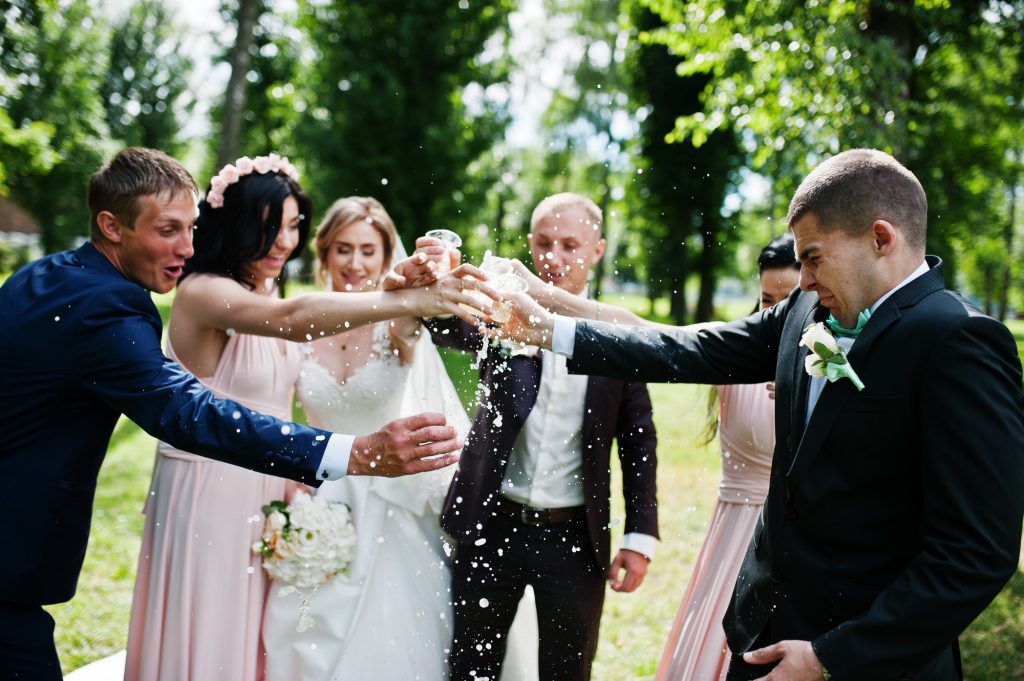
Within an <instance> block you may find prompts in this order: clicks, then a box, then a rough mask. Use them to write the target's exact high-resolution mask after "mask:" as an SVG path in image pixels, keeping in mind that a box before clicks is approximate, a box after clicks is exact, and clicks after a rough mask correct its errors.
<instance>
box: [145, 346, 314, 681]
mask: <svg viewBox="0 0 1024 681" xmlns="http://www.w3.org/2000/svg"><path fill="white" fill-rule="evenodd" d="M167 352H168V356H170V357H172V358H174V352H173V350H172V349H171V347H170V343H168V349H167ZM301 365H302V355H301V353H300V351H299V348H298V345H296V344H294V343H291V342H288V341H283V340H280V339H276V338H267V337H261V336H250V335H244V334H237V335H232V336H230V337H229V339H228V342H227V345H226V346H225V347H224V352H223V354H222V355H221V358H220V362H219V363H218V365H217V368H216V370H215V371H214V374H213V375H212V376H210V377H209V378H201V379H200V380H201V381H202V382H203V383H204V384H205V385H206V386H207V387H209V388H210V389H211V390H212V391H213V392H214V393H215V394H217V395H218V396H219V397H227V398H231V399H234V400H236V401H238V402H240V403H241V404H243V405H245V406H246V407H249V408H250V409H253V410H255V411H259V412H262V413H264V414H270V415H272V416H276V417H278V418H282V419H286V420H291V398H292V390H293V387H294V385H295V382H296V381H297V380H298V376H299V371H300V368H301ZM288 484H289V483H288V482H287V481H286V480H284V479H283V478H277V477H273V476H269V475H263V474H260V473H254V472H252V471H249V470H246V469H243V468H239V467H237V466H232V465H229V464H226V463H221V462H218V461H212V460H210V459H206V458H203V457H200V456H196V455H194V454H189V453H187V452H183V451H181V450H178V449H175V448H173V447H171V446H170V445H167V444H166V443H163V442H160V443H158V444H157V455H156V465H155V467H154V469H153V481H152V485H151V487H150V493H149V497H148V499H147V502H146V507H145V509H144V512H145V514H146V523H145V529H144V531H143V537H142V549H141V551H140V554H139V566H138V574H137V577H136V581H135V597H134V600H133V602H132V614H131V624H130V626H129V632H128V654H127V661H126V665H125V680H126V681H167V680H168V679H174V680H175V681H257V680H261V679H263V666H264V661H263V657H264V656H263V650H262V644H261V642H260V623H261V621H262V618H263V607H264V602H265V600H266V597H267V591H268V586H269V581H268V579H267V576H266V573H265V572H264V571H263V569H262V567H261V565H260V559H259V557H258V556H256V555H254V554H253V553H252V551H251V550H250V547H251V546H252V544H253V542H255V541H257V539H258V538H259V536H260V534H261V533H262V529H263V516H262V514H261V512H260V507H261V506H263V505H264V504H266V503H268V502H270V501H272V500H274V499H283V498H284V497H285V493H286V486H287V485H288Z"/></svg>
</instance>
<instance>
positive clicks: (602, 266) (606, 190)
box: [590, 134, 615, 300]
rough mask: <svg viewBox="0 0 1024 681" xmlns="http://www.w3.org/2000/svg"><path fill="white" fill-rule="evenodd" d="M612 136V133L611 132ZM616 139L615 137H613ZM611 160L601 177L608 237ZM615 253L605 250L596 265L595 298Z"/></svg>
mask: <svg viewBox="0 0 1024 681" xmlns="http://www.w3.org/2000/svg"><path fill="white" fill-rule="evenodd" d="M609 136H610V134H609ZM612 139H614V138H612ZM608 166H609V162H607V161H606V162H605V164H604V174H603V175H602V177H601V205H600V206H598V208H600V209H601V235H602V236H603V237H604V238H605V239H607V238H608V234H609V226H608V204H609V203H610V202H611V193H612V192H611V187H609V186H608V176H609V175H611V169H610V168H609V167H608ZM614 256H615V254H614V253H609V252H607V250H606V251H605V255H604V256H603V257H602V258H601V259H600V260H598V261H597V265H595V266H594V278H593V280H592V283H593V285H592V286H591V289H592V290H591V292H590V295H591V296H592V297H593V299H594V300H597V297H598V296H599V295H601V287H602V286H603V285H604V273H605V270H606V268H607V265H606V263H607V261H608V258H613V257H614Z"/></svg>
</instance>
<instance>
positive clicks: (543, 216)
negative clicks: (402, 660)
mask: <svg viewBox="0 0 1024 681" xmlns="http://www.w3.org/2000/svg"><path fill="white" fill-rule="evenodd" d="M530 231H531V234H530V250H531V254H532V256H533V263H534V268H535V270H536V272H537V274H538V275H539V276H540V277H541V278H542V279H543V280H545V281H546V282H548V284H550V285H552V286H557V287H559V288H561V289H563V290H565V291H568V292H570V293H572V294H574V295H576V296H583V295H584V294H585V292H586V287H587V276H588V274H589V272H590V269H591V267H592V266H593V265H594V264H595V263H596V262H597V260H598V259H599V258H600V257H601V254H602V252H603V250H604V240H603V239H602V238H601V212H600V210H599V209H598V207H597V206H596V205H595V204H594V203H593V201H590V200H589V199H586V198H585V197H582V196H580V195H578V194H571V193H565V194H556V195H554V196H551V197H548V198H547V199H545V200H544V201H542V202H541V203H540V204H539V205H538V206H537V208H536V209H535V210H534V213H533V217H532V220H531V227H530ZM428 328H429V329H430V332H431V336H432V337H433V339H434V342H435V343H437V344H438V345H442V346H446V347H451V348H456V349H459V350H463V351H469V352H476V351H478V350H479V349H480V348H481V345H482V344H484V343H485V342H486V340H485V339H484V338H483V337H482V336H481V335H480V334H479V333H478V331H477V329H475V328H474V327H472V326H469V325H467V324H466V323H464V322H461V321H459V320H448V321H438V320H432V321H430V322H428ZM509 355H511V356H509ZM480 386H481V387H480V390H481V401H480V409H479V411H478V412H477V414H476V418H475V420H474V422H473V427H472V429H471V431H470V434H469V436H468V437H467V438H466V446H465V448H464V450H463V452H462V458H461V460H460V464H459V472H458V473H457V474H456V476H455V479H454V481H453V482H452V486H451V488H450V490H449V492H448V499H447V502H446V504H445V508H444V511H443V514H442V516H441V525H442V527H443V528H444V529H445V530H446V531H447V532H448V533H449V534H450V535H451V536H452V537H453V538H454V539H455V541H456V542H457V548H456V554H455V564H454V566H453V568H452V599H453V601H454V605H455V622H454V629H455V631H454V640H453V642H452V651H451V654H450V656H449V665H450V675H449V678H450V679H451V681H474V679H485V678H489V679H491V680H492V681H496V680H497V679H498V678H499V676H500V673H501V664H502V660H503V658H504V655H505V643H506V641H507V638H508V632H509V627H510V625H511V623H512V619H513V617H514V616H515V614H516V608H517V606H518V603H519V600H520V598H521V597H522V595H523V591H524V589H525V588H526V585H528V584H529V585H531V586H532V587H533V590H534V594H535V595H536V602H537V618H538V624H539V634H540V657H539V662H540V670H541V678H542V679H559V681H583V680H585V679H589V678H590V668H591V663H592V662H593V659H594V653H595V652H596V650H597V638H598V627H599V625H600V619H601V609H602V606H603V604H604V593H605V580H606V579H608V580H609V581H610V582H611V586H612V589H614V590H616V591H620V592H630V591H633V590H635V589H636V588H637V587H639V586H640V583H641V582H642V581H643V579H644V576H645V574H646V572H647V564H648V562H649V561H650V559H651V557H652V556H653V555H654V547H655V543H656V538H657V536H658V520H657V501H656V499H655V491H656V490H655V472H656V467H657V459H656V455H655V447H656V438H655V432H654V424H653V423H652V420H651V418H652V414H651V401H650V397H649V396H648V394H647V387H646V386H645V385H644V384H643V383H639V382H635V381H620V380H615V379H609V378H603V377H596V376H592V377H589V378H588V377H583V376H570V375H568V372H567V371H566V367H565V359H564V358H563V357H560V356H558V355H555V354H554V353H547V352H545V353H538V352H537V351H536V349H535V348H534V349H533V351H532V352H526V353H519V352H517V351H516V350H513V351H512V352H511V353H510V351H509V348H507V347H505V348H502V347H491V348H490V349H489V350H488V354H487V357H486V358H485V359H483V360H482V361H481V363H480ZM613 439H617V440H618V451H619V460H620V462H621V465H622V478H623V494H624V496H625V502H626V503H625V506H626V518H625V536H624V537H623V543H622V548H621V549H620V550H619V551H618V553H617V554H616V556H615V558H614V560H611V563H610V564H609V561H610V559H611V555H610V554H611V537H610V532H609V527H610V526H611V525H612V524H613V521H611V517H610V516H611V508H610V498H611V480H610V478H611V469H610V465H611V464H610V455H611V446H612V440H613Z"/></svg>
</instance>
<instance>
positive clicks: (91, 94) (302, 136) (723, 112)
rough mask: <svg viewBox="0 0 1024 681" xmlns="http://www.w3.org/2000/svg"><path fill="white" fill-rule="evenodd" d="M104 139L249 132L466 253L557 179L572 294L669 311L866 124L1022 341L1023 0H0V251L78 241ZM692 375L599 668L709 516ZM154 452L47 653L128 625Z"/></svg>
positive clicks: (971, 282) (499, 248) (748, 259)
mask: <svg viewBox="0 0 1024 681" xmlns="http://www.w3.org/2000/svg"><path fill="white" fill-rule="evenodd" d="M126 145H144V146H149V147H156V148H160V149H164V150H165V151H167V152H168V153H170V154H171V155H173V156H175V157H177V158H179V159H181V160H182V161H183V162H184V163H185V164H186V166H187V167H188V168H189V169H190V170H191V171H192V172H193V174H194V175H195V176H196V177H197V179H198V180H199V184H200V186H201V188H202V189H203V190H205V189H206V186H207V184H208V181H209V178H210V176H211V175H212V174H213V173H214V172H215V171H216V170H217V169H218V168H219V167H220V166H221V165H223V164H224V163H226V162H231V161H233V160H234V159H235V158H236V157H238V156H242V155H248V156H256V155H260V154H265V153H267V152H270V151H274V152H277V153H280V154H283V155H286V156H288V157H290V158H291V160H292V161H293V162H294V163H295V164H296V165H297V166H298V168H299V169H300V172H301V173H302V177H303V185H304V187H305V188H306V190H307V191H308V192H309V193H310V195H311V196H312V197H313V200H314V205H315V206H316V207H317V209H318V214H317V215H315V216H314V219H317V218H318V217H319V214H321V213H322V211H323V209H324V208H326V206H328V205H329V204H330V203H331V202H332V201H333V200H334V199H335V198H337V197H340V196H346V195H351V194H363V195H372V196H376V197H377V198H379V199H380V200H381V201H382V202H383V203H384V205H385V206H386V207H387V208H388V210H389V212H390V213H391V214H392V216H393V217H394V218H395V221H396V223H397V225H398V227H399V230H400V231H401V232H402V234H403V236H404V238H405V239H406V242H407V243H410V242H411V241H412V239H413V238H414V237H415V236H417V235H419V234H422V233H423V232H425V231H426V230H428V229H432V228H436V227H445V228H449V229H453V230H455V231H457V232H458V233H460V234H461V235H462V236H463V239H464V240H465V242H466V247H465V249H464V250H465V251H467V254H468V257H469V259H470V260H474V261H475V260H476V259H478V258H479V257H480V255H481V254H482V253H483V252H484V250H486V249H490V250H492V251H495V252H497V253H499V254H500V255H505V256H524V255H525V254H526V252H527V247H526V240H525V237H526V233H527V226H528V222H529V216H530V211H531V210H532V208H533V206H534V205H536V203H537V202H538V201H539V200H540V199H541V198H542V197H544V196H545V195H548V194H551V193H554V192H558V191H566V190H572V191H577V192H581V193H583V194H586V195H588V196H590V197H592V198H593V199H594V200H595V201H596V202H597V203H598V204H599V205H600V206H601V208H602V209H603V210H604V214H605V223H606V235H607V237H608V239H609V242H610V243H609V245H610V248H609V251H608V254H607V255H606V257H605V259H604V261H603V263H602V266H601V268H600V270H599V272H598V276H597V278H596V281H595V283H594V289H595V291H596V292H598V293H600V294H601V295H603V297H604V298H605V299H607V300H611V301H618V302H622V303H624V304H629V305H630V306H631V307H633V308H634V309H635V310H637V311H638V312H641V313H643V314H647V315H651V316H655V317H658V318H660V319H663V320H672V321H675V322H677V323H685V322H691V321H703V320H708V319H722V318H729V317H733V316H736V315H738V314H741V313H743V312H745V311H746V310H748V309H749V308H750V307H751V306H752V305H753V302H754V289H755V285H756V279H755V276H754V274H755V269H756V268H755V260H756V253H757V251H758V249H759V248H760V247H761V245H763V244H764V243H765V242H766V241H767V240H768V239H769V238H770V237H771V236H774V235H777V234H779V233H781V232H782V231H783V230H784V229H785V220H784V218H785V212H786V208H787V205H788V201H789V197H790V195H791V194H792V191H793V190H794V188H795V187H796V185H797V183H798V182H799V180H800V178H801V177H802V176H803V175H804V174H805V173H806V172H807V170H809V169H810V168H811V167H813V166H814V165H815V164H816V163H817V162H818V161H820V160H821V159H823V158H825V157H827V156H828V155H830V154H833V153H835V152H837V151H840V150H842V149H846V148H851V147H859V146H867V147H876V148H880V149H884V150H886V151H889V152H891V153H892V154H894V155H895V156H896V157H897V158H899V159H900V160H901V161H902V162H903V163H904V164H906V165H907V166H908V167H909V168H910V169H911V170H913V171H914V173H915V174H916V175H917V176H918V177H919V178H920V179H921V181H922V183H923V184H924V187H925V190H926V192H927V193H928V197H929V211H930V231H929V248H928V251H929V252H930V253H935V254H938V255H940V256H942V257H943V258H944V260H945V262H946V270H945V271H946V274H947V277H948V281H947V285H949V286H950V287H955V288H958V289H960V290H961V291H963V292H964V293H966V294H967V295H969V296H970V297H971V298H972V299H973V300H975V301H976V302H977V304H978V305H979V306H980V307H981V308H982V309H984V310H985V311H986V312H988V313H989V314H992V315H993V316H996V317H998V318H1000V319H1003V320H1007V321H1008V324H1009V325H1010V327H1011V329H1013V330H1014V332H1015V334H1016V335H1017V338H1018V342H1019V343H1020V342H1021V341H1022V339H1024V322H1020V321H1013V320H1014V318H1015V317H1017V316H1018V311H1019V310H1024V259H1022V258H1021V254H1022V252H1024V238H1022V237H1024V234H1022V231H1024V224H1022V223H1024V220H1022V217H1024V3H1022V2H1020V0H1014V1H1012V2H1003V1H993V0H831V1H825V0H802V1H797V0H746V1H741V0H694V1H692V2H684V1H682V0H547V1H542V0H188V1H184V2H182V1H173V0H140V1H139V2H129V1H127V0H104V1H101V0H0V276H2V273H3V272H9V271H11V270H12V269H14V268H16V267H17V266H19V265H20V264H23V263H24V262H27V261H28V260H29V259H32V258H34V257H37V256H38V255H41V254H42V253H44V252H53V251H56V250H60V249H63V248H66V247H70V246H73V245H76V244H77V243H79V242H80V241H81V240H83V239H84V238H85V237H86V235H87V234H88V211H87V207H86V192H85V188H86V185H87V182H88V178H89V176H90V175H91V174H92V173H93V172H94V171H95V170H96V168H97V167H98V166H99V165H100V164H101V163H102V162H103V161H104V160H105V159H106V158H109V157H110V156H111V155H112V154H113V153H114V152H115V151H116V150H117V149H119V148H121V147H123V146H126ZM310 260H311V257H310V256H307V258H306V262H305V267H304V268H303V269H298V270H297V271H295V272H293V273H292V276H293V280H297V281H296V283H297V284H298V286H300V287H301V286H302V283H301V281H302V280H303V279H304V278H305V277H306V276H308V273H309V271H310V268H309V262H310ZM162 304H163V305H165V304H166V301H164V303H162ZM452 366H453V367H454V366H455V365H452ZM460 366H461V365H460ZM463 368H464V367H463ZM459 371H462V368H460V369H459ZM463 375H464V376H466V377H465V378H464V381H465V382H466V384H467V385H470V386H471V384H472V382H473V381H472V378H471V375H469V374H463ZM688 390H690V389H686V388H680V387H666V388H658V389H657V390H656V392H655V401H656V413H657V414H660V417H659V421H658V423H659V426H660V427H662V429H663V431H664V432H665V433H666V436H665V437H664V438H663V440H662V447H661V450H662V454H661V457H662V461H663V466H662V468H661V470H662V471H663V472H662V474H661V476H660V477H661V494H660V497H661V499H662V503H663V506H664V510H663V516H662V517H663V523H665V531H664V536H665V541H664V542H663V544H664V547H663V549H662V553H661V554H660V556H659V558H658V560H657V561H656V563H655V568H652V574H651V578H650V583H649V584H648V585H645V590H642V591H641V593H640V594H637V595H636V596H635V597H633V598H628V597H615V598H612V597H610V600H609V604H608V607H607V608H606V610H607V612H606V617H605V622H606V624H605V625H604V627H603V629H602V631H603V638H602V644H601V645H602V648H601V652H600V653H599V657H598V665H597V667H596V670H595V674H596V678H600V679H626V678H649V677H650V675H651V674H652V673H653V669H654V665H655V664H656V661H657V656H658V655H659V654H660V644H661V642H662V640H663V638H664V635H665V632H667V630H668V626H669V624H670V621H671V617H672V616H673V615H674V612H675V607H676V605H677V602H678V598H679V597H680V596H681V594H682V590H683V588H684V586H685V580H686V578H687V576H688V574H689V565H690V562H692V559H693V557H694V556H695V552H696V548H697V547H698V546H699V542H700V539H701V538H702V535H703V531H704V527H705V524H706V522H707V519H708V517H709V516H708V514H709V512H710V504H711V502H712V500H713V498H714V489H715V484H716V482H717V475H718V473H717V470H718V462H717V458H716V455H715V449H714V447H713V446H712V447H711V448H710V449H705V448H703V447H698V446H697V445H696V440H697V432H698V431H699V427H700V423H699V421H700V418H699V417H698V416H695V417H694V419H695V422H694V423H689V422H688V421H686V420H685V419H684V420H683V421H680V420H679V419H677V418H674V415H677V414H679V413H685V414H690V413H691V412H692V413H698V414H699V413H703V411H702V410H703V407H702V406H701V405H702V397H700V396H699V395H694V394H691V392H687V391H688ZM694 390H696V389H694ZM151 464H152V442H151V441H149V440H147V439H146V436H144V435H143V434H141V433H139V432H138V431H137V429H134V426H132V425H131V424H127V423H125V424H124V425H123V427H122V428H119V430H118V432H117V433H116V434H115V439H114V443H113V447H112V450H111V455H110V458H109V460H108V464H107V466H106V467H105V469H104V473H103V475H104V480H102V481H101V485H100V496H99V497H98V498H97V506H96V517H95V523H94V527H95V528H96V531H95V532H94V536H93V542H92V544H91V548H90V557H89V562H88V563H87V567H86V574H85V575H84V576H83V585H82V588H81V589H80V594H79V596H78V598H76V601H74V602H72V604H69V605H67V606H60V607H59V608H55V613H56V614H57V616H58V628H59V629H60V630H61V631H62V634H61V635H62V636H63V639H61V640H60V646H61V653H62V656H63V657H64V660H65V664H66V665H70V666H69V668H73V667H75V666H79V665H80V664H83V663H84V662H87V661H89V660H91V659H95V658H96V657H101V656H103V655H105V654H109V653H111V652H114V651H116V650H117V649H119V647H123V645H124V640H123V639H124V633H125V625H126V621H127V608H128V601H129V600H130V596H131V592H130V590H131V583H132V580H133V578H134V569H135V564H134V561H135V558H136V555H135V552H136V551H137V547H138V534H139V529H140V528H141V515H140V514H139V513H138V510H139V508H140V507H141V503H142V499H143V497H144V494H145V489H146V484H147V482H148V475H149V468H150V466H151ZM979 493H983V491H981V490H980V491H979ZM1022 583H1024V575H1022V574H1020V573H1018V575H1017V577H1016V578H1015V580H1014V581H1013V582H1011V585H1010V586H1009V587H1008V588H1007V590H1006V591H1004V593H1003V594H1002V595H1001V596H1000V600H998V601H997V602H996V604H995V605H994V606H993V607H992V608H990V609H989V611H988V612H987V613H986V615H985V616H984V618H987V619H984V618H983V619H982V620H979V623H977V624H976V625H975V626H974V627H972V629H971V630H970V632H969V635H968V637H967V638H966V640H965V650H966V653H967V655H968V664H969V665H974V666H973V667H970V671H971V672H972V673H970V674H968V678H972V679H975V678H977V679H989V678H990V679H1007V678H1022V677H1024V633H1022V629H1024V615H1022V614H1021V613H1022V612H1024V608H1022V607H1021V605H1022V599H1024V586H1022ZM645 594H646V595H645ZM979 665H980V666H979ZM985 665H989V667H986V666H985ZM985 670H987V671H985Z"/></svg>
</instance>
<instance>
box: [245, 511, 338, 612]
mask: <svg viewBox="0 0 1024 681" xmlns="http://www.w3.org/2000/svg"><path fill="white" fill-rule="evenodd" d="M262 510H263V514H264V515H265V516H266V517H267V520H266V524H265V525H264V528H263V536H262V537H261V538H260V540H259V541H258V542H256V543H254V544H253V545H252V551H253V553H257V554H259V555H260V556H262V557H263V569H264V570H266V571H267V574H268V575H270V576H271V577H272V578H274V579H276V580H278V581H280V582H283V583H284V584H285V585H286V586H285V587H284V588H283V589H281V591H280V595H281V596H287V595H288V594H290V593H294V592H298V593H299V594H300V595H301V596H302V598H303V602H302V607H301V608H300V610H299V625H298V630H299V631H305V630H307V629H309V628H311V627H312V626H314V625H315V622H314V621H313V618H312V617H310V616H309V614H308V610H309V599H310V598H312V596H313V594H314V593H316V591H317V589H319V587H320V585H321V584H323V583H324V582H326V581H327V580H329V579H331V578H332V577H334V576H335V575H337V574H339V573H344V572H346V571H347V570H348V566H349V564H350V563H351V562H352V559H353V558H354V557H355V549H356V531H355V528H354V527H353V525H352V520H351V513H350V511H349V508H348V506H346V505H345V504H341V503H332V502H329V501H327V500H326V499H325V498H323V497H320V496H310V495H308V494H306V493H305V492H297V493H296V494H295V497H294V498H293V499H292V502H291V503H290V504H285V503H284V502H283V501H272V502H270V503H269V504H267V505H266V506H264V507H263V509H262ZM310 588H311V589H312V591H310V592H308V593H306V591H305V589H310Z"/></svg>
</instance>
